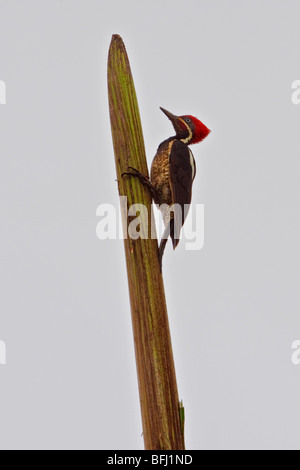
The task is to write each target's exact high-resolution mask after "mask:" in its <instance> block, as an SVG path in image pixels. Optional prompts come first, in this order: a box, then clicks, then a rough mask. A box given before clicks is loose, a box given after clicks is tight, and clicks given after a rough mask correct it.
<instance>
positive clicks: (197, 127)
mask: <svg viewBox="0 0 300 470" xmlns="http://www.w3.org/2000/svg"><path fill="white" fill-rule="evenodd" d="M180 118H181V119H182V120H183V121H184V124H185V125H188V126H189V128H190V130H191V132H192V137H191V139H190V140H189V141H188V143H189V144H198V142H201V141H202V140H204V139H205V137H207V136H208V134H209V133H210V130H209V129H208V127H206V125H205V124H203V122H201V121H200V120H199V119H197V118H195V117H194V116H180Z"/></svg>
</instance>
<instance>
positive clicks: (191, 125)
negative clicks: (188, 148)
mask: <svg viewBox="0 0 300 470" xmlns="http://www.w3.org/2000/svg"><path fill="white" fill-rule="evenodd" d="M160 109H161V110H162V111H163V113H164V114H165V115H166V116H167V117H168V118H169V119H170V121H171V122H172V124H173V127H174V129H175V132H176V137H177V138H178V139H180V140H182V142H184V143H185V144H188V145H190V144H197V143H198V142H201V141H202V140H203V139H205V137H207V136H208V134H209V133H210V130H209V129H208V128H207V127H206V126H205V124H203V122H201V121H199V119H197V118H195V117H194V116H190V115H185V116H175V115H174V114H172V113H170V112H169V111H167V110H166V109H164V108H160Z"/></svg>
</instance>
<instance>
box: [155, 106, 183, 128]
mask: <svg viewBox="0 0 300 470" xmlns="http://www.w3.org/2000/svg"><path fill="white" fill-rule="evenodd" d="M160 109H161V110H162V112H163V113H164V114H165V115H166V116H167V117H168V118H169V119H170V121H171V123H172V124H173V127H174V129H175V132H176V134H177V133H178V132H180V131H181V130H182V126H181V121H180V118H179V117H178V116H175V114H172V113H170V111H167V110H166V109H164V108H160Z"/></svg>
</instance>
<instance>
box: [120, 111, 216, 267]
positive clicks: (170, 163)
mask: <svg viewBox="0 0 300 470" xmlns="http://www.w3.org/2000/svg"><path fill="white" fill-rule="evenodd" d="M160 109H161V111H162V112H163V113H164V114H165V115H166V116H167V117H168V118H169V119H170V121H171V123H172V124H173V127H174V130H175V133H176V134H175V136H173V137H169V138H168V139H166V140H164V141H163V142H162V143H161V144H160V145H159V147H158V149H157V153H156V155H155V157H154V159H153V162H152V166H151V173H150V178H149V177H148V176H146V175H143V174H142V173H140V172H139V171H138V170H136V169H135V168H132V167H130V168H129V170H131V171H130V172H127V173H124V175H131V176H136V177H138V178H139V179H140V180H141V182H142V183H143V184H145V185H146V186H148V187H149V188H150V190H151V194H152V198H153V199H154V202H155V204H157V205H158V206H159V209H160V210H161V213H162V217H163V220H164V224H165V226H166V229H165V232H164V234H163V236H162V240H161V243H160V247H159V262H160V267H162V257H163V253H164V249H165V246H166V243H167V241H168V237H169V236H170V237H171V239H172V243H173V248H174V249H175V248H176V246H177V245H178V243H179V237H180V230H181V228H182V226H183V224H184V222H185V219H186V216H187V213H188V209H189V206H190V203H191V199H192V185H193V181H194V179H195V176H196V163H195V159H194V156H193V153H192V151H191V149H190V148H189V145H191V144H197V143H199V142H201V141H202V140H203V139H205V137H207V136H208V134H209V133H210V130H209V129H208V128H207V127H206V126H205V125H204V124H203V123H202V122H201V121H199V119H197V118H195V117H193V116H190V115H184V116H176V115H175V114H172V113H170V112H169V111H167V110H166V109H164V108H160Z"/></svg>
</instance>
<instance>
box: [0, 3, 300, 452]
mask: <svg viewBox="0 0 300 470" xmlns="http://www.w3.org/2000/svg"><path fill="white" fill-rule="evenodd" d="M299 15H300V4H299V1H297V0H294V1H291V0H290V1H278V0H272V1H271V0H270V1H269V0H263V1H262V0H259V1H258V0H251V1H244V2H241V1H237V0H236V1H234V0H228V1H226V0H222V1H221V0H218V1H216V0H210V1H202V0H197V1H191V0H186V1H185V2H182V1H180V2H179V1H176V0H172V1H167V0H164V1H162V0H160V1H154V0H153V1H152V2H147V3H146V2H140V1H130V0H128V1H126V2H124V1H112V2H104V1H100V0H98V1H96V0H72V1H71V0H51V1H50V0H43V1H42V2H41V1H38V0H35V1H34V0H25V1H22V2H21V1H16V0H0V79H1V80H5V82H6V85H7V104H6V105H0V240H1V246H0V284H1V296H0V340H3V341H5V342H6V346H7V365H6V366H0V416H1V420H0V448H1V449H14V448H24V449H32V448H33V449H49V448H50V449H52V448H55V449H65V448H68V449H77V448H80V449H95V448H96V449H97V448H100V449H117V448H119V449H142V448H143V439H142V436H141V434H142V425H141V420H140V409H139V398H138V389H137V380H136V371H135V358H134V350H133V340H132V330H131V319H130V310H129V300H128V292H127V278H126V271H125V261H124V253H123V242H122V241H114V240H112V241H99V240H98V239H97V238H96V224H97V221H98V219H97V217H96V209H97V206H98V205H99V204H101V203H112V204H116V205H117V204H118V199H117V187H116V183H115V168H114V157H113V150H112V143H111V135H110V124H109V115H108V105H107V87H106V61H107V52H108V47H109V43H110V39H111V36H112V34H114V33H118V34H120V35H121V36H122V37H123V39H124V41H125V44H126V47H127V51H128V54H129V58H130V62H131V67H132V71H133V74H134V79H135V85H136V90H137V94H138V100H139V105H140V111H141V116H142V122H143V128H144V136H145V143H146V148H147V155H148V160H149V164H150V162H151V160H152V157H153V156H154V154H155V151H156V148H157V146H158V144H159V143H160V142H161V141H162V140H163V139H165V138H167V137H169V136H170V135H172V128H171V126H170V123H169V122H168V120H167V119H166V118H165V116H164V115H163V114H162V113H161V112H160V110H159V106H163V107H165V108H167V109H169V110H170V111H172V112H174V113H176V114H193V115H195V116H197V117H198V118H200V119H201V120H203V122H204V123H205V124H206V125H207V126H208V127H209V128H210V129H211V130H212V133H211V135H210V136H209V137H208V138H207V140H206V141H205V142H203V143H201V144H199V145H197V146H194V147H193V152H194V155H195V158H196V162H197V170H198V174H197V177H196V181H195V184H194V193H193V203H195V204H196V203H201V204H202V203H203V204H205V247H204V249H203V250H201V251H185V249H184V243H182V244H180V245H179V247H178V249H177V250H176V251H175V253H172V250H171V248H170V246H168V247H167V250H166V253H165V258H164V275H165V276H164V277H165V288H166V294H167V301H168V308H169V317H170V324H171V330H172V338H173V348H174V356H175V362H176V369H177V380H178V386H179V394H180V397H181V398H182V399H183V401H184V405H185V408H186V444H187V448H189V449H191V448H192V449H253V448H257V449H264V448H268V449H278V448H280V449H300V431H299V423H300V407H299V392H300V366H295V365H293V364H292V362H291V355H292V349H291V344H292V342H293V341H294V340H297V339H300V316H299V307H300V299H299V280H300V279H299V278H300V276H299V261H300V260H299V239H300V222H299V203H300V197H299V172H300V164H299V156H300V139H299V121H300V105H299V106H295V105H293V104H292V102H291V95H292V89H291V84H292V82H293V81H294V80H297V79H300V68H299V54H300V28H299Z"/></svg>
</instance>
